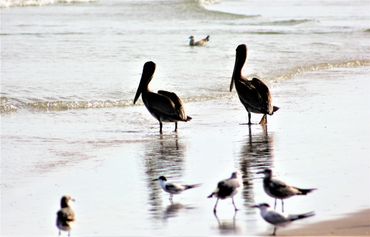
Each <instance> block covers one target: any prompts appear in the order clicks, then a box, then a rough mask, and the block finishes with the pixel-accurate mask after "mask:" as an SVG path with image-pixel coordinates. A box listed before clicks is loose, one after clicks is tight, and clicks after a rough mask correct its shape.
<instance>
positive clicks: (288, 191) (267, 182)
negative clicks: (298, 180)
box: [257, 169, 316, 212]
mask: <svg viewBox="0 0 370 237" xmlns="http://www.w3.org/2000/svg"><path fill="white" fill-rule="evenodd" d="M257 174H264V175H265V177H264V178H263V189H264V190H265V192H266V193H267V195H269V196H270V197H272V198H275V206H274V210H275V209H276V199H281V207H282V212H284V199H286V198H289V197H292V196H295V195H306V194H307V193H310V192H312V191H314V190H316V189H315V188H310V189H303V188H297V187H294V186H290V185H288V184H286V183H284V182H283V181H280V180H278V179H274V178H272V170H271V169H264V170H263V171H260V172H257Z"/></svg>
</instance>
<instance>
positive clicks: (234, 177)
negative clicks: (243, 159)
mask: <svg viewBox="0 0 370 237" xmlns="http://www.w3.org/2000/svg"><path fill="white" fill-rule="evenodd" d="M242 188H243V181H242V177H241V173H240V172H239V171H236V172H233V173H232V174H231V177H230V178H228V179H224V180H222V181H220V182H218V184H217V188H216V190H215V191H214V192H213V193H211V194H210V195H209V196H208V198H211V197H213V196H215V197H216V198H217V200H216V204H215V206H214V208H213V212H214V213H216V209H217V204H218V200H219V199H226V198H231V200H232V202H233V205H234V209H235V211H238V208H236V206H235V202H234V196H235V194H237V193H238V192H239V190H240V189H242Z"/></svg>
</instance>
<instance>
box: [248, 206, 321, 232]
mask: <svg viewBox="0 0 370 237" xmlns="http://www.w3.org/2000/svg"><path fill="white" fill-rule="evenodd" d="M251 207H254V208H258V209H260V213H261V216H262V218H263V219H264V220H265V221H266V222H268V223H270V224H271V225H273V226H274V232H272V235H275V234H276V229H277V227H285V226H287V225H289V224H290V223H292V222H293V221H296V220H300V219H303V218H307V217H310V216H314V215H315V213H314V212H307V213H303V214H294V215H284V214H281V213H279V212H276V211H273V210H271V209H270V205H269V204H267V203H261V204H258V205H253V206H251Z"/></svg>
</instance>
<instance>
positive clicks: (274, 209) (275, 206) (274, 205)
mask: <svg viewBox="0 0 370 237" xmlns="http://www.w3.org/2000/svg"><path fill="white" fill-rule="evenodd" d="M274 210H276V198H275V205H274Z"/></svg>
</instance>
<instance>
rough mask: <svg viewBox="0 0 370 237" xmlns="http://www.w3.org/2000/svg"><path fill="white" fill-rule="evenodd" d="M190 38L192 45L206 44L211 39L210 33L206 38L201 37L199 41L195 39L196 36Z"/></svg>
mask: <svg viewBox="0 0 370 237" xmlns="http://www.w3.org/2000/svg"><path fill="white" fill-rule="evenodd" d="M189 39H190V42H189V45H190V46H205V45H206V44H207V43H208V41H209V35H207V37H206V38H204V39H201V40H199V41H194V36H190V37H189Z"/></svg>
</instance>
